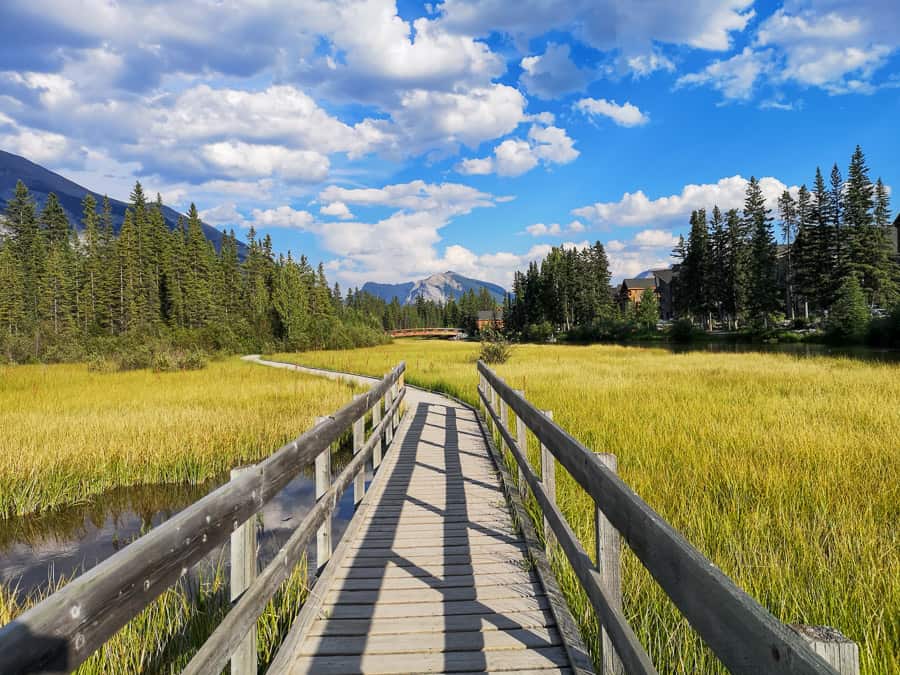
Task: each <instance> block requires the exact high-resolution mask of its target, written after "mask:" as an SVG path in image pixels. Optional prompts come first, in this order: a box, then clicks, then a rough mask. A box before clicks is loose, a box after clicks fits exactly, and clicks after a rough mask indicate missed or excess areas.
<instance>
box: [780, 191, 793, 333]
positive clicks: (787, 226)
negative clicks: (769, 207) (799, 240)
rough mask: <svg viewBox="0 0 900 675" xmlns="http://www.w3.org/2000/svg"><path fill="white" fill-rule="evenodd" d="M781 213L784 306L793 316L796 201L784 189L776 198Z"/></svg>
mask: <svg viewBox="0 0 900 675" xmlns="http://www.w3.org/2000/svg"><path fill="white" fill-rule="evenodd" d="M778 210H779V213H780V215H781V236H782V241H783V242H784V245H785V260H786V263H787V264H786V267H785V284H784V286H785V307H786V308H787V309H788V312H789V313H790V316H791V318H792V319H793V318H794V266H793V255H792V253H793V248H794V243H795V241H796V237H797V203H796V201H795V200H794V198H793V196H792V195H791V193H790V192H788V191H787V190H785V191H784V192H782V193H781V196H780V197H779V198H778Z"/></svg>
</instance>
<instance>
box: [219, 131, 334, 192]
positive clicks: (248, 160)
mask: <svg viewBox="0 0 900 675" xmlns="http://www.w3.org/2000/svg"><path fill="white" fill-rule="evenodd" d="M201 152H202V155H203V157H204V159H206V160H207V162H209V164H210V165H211V166H212V167H214V168H216V169H218V170H221V171H223V172H224V173H226V174H227V175H229V176H233V177H237V178H243V177H257V176H271V175H272V174H279V175H281V176H283V177H284V178H287V179H292V180H298V181H302V182H308V183H315V182H318V181H321V180H324V179H325V178H326V177H327V176H328V168H329V162H328V158H327V157H325V156H324V155H322V154H319V153H318V152H315V151H313V150H290V149H288V148H285V147H283V146H280V145H256V144H251V143H243V142H227V141H223V142H221V143H211V144H208V145H204V146H203V147H202V148H201Z"/></svg>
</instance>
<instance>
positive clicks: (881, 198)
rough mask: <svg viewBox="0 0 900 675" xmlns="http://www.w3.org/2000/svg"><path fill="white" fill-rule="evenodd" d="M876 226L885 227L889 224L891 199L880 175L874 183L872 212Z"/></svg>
mask: <svg viewBox="0 0 900 675" xmlns="http://www.w3.org/2000/svg"><path fill="white" fill-rule="evenodd" d="M873 217H874V220H875V226H876V227H882V228H886V227H887V226H888V225H890V224H891V200H890V196H889V195H888V191H887V188H886V187H885V186H884V183H882V182H881V177H880V176H879V177H878V180H877V181H876V183H875V209H874V213H873Z"/></svg>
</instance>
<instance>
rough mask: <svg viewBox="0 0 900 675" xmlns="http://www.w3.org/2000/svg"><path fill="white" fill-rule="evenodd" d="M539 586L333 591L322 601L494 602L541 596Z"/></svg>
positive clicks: (360, 602)
mask: <svg viewBox="0 0 900 675" xmlns="http://www.w3.org/2000/svg"><path fill="white" fill-rule="evenodd" d="M543 593H544V589H543V588H542V587H541V585H540V584H535V583H525V584H510V585H508V586H484V587H475V588H473V587H468V588H444V589H434V588H426V589H421V590H419V589H417V590H402V591H391V592H390V593H382V592H380V591H378V590H375V591H344V590H340V589H332V590H329V591H328V594H327V595H326V596H325V601H326V602H328V603H329V604H335V605H360V604H374V603H378V604H385V605H399V604H404V603H411V602H413V603H420V602H454V601H458V600H479V601H481V600H497V599H499V598H527V597H534V596H538V595H543Z"/></svg>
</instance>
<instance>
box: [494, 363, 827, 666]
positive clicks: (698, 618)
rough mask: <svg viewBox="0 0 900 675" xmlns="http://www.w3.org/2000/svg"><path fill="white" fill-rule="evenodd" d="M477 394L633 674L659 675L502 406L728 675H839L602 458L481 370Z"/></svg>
mask: <svg viewBox="0 0 900 675" xmlns="http://www.w3.org/2000/svg"><path fill="white" fill-rule="evenodd" d="M478 372H479V374H480V375H481V378H480V386H479V394H480V397H481V400H482V403H483V404H484V406H485V409H486V411H487V413H488V415H489V417H490V419H491V420H492V421H493V424H494V425H495V426H496V428H497V431H498V432H499V434H500V436H501V438H502V440H503V443H504V444H505V445H506V446H507V448H508V449H509V450H510V452H511V453H512V455H513V457H514V458H515V461H516V463H517V464H518V466H519V469H520V470H521V473H522V475H523V476H524V479H525V481H526V482H527V483H528V486H529V487H530V489H531V491H532V493H533V494H534V496H535V499H536V500H537V502H538V504H539V506H540V508H541V510H542V512H543V515H544V516H545V517H546V519H547V521H548V523H549V525H550V527H551V529H552V530H553V533H554V535H555V537H556V539H557V541H558V543H559V545H560V547H561V548H562V550H563V552H564V553H565V555H566V557H567V558H568V560H569V562H570V563H571V565H572V568H573V570H574V571H575V574H576V575H577V577H578V579H579V582H580V583H581V585H582V587H583V588H584V590H585V592H586V593H587V595H588V598H589V600H590V602H591V604H592V606H593V608H594V611H595V612H596V614H597V616H598V618H599V620H600V622H601V624H602V625H603V628H604V629H605V630H606V631H607V633H608V635H609V639H610V640H611V642H612V644H613V646H614V647H615V649H616V652H617V653H618V656H619V658H620V659H621V661H622V663H623V665H624V666H625V668H626V671H627V672H629V673H654V672H656V671H655V670H654V669H653V665H652V664H651V663H650V661H649V658H647V655H646V652H645V651H644V649H643V647H641V646H640V644H639V643H638V642H637V638H636V637H635V635H634V633H633V631H632V630H631V628H630V626H629V625H628V624H627V622H626V621H625V619H624V616H623V615H622V614H621V611H619V610H617V609H616V608H615V606H614V605H613V604H612V603H611V599H610V597H608V594H607V593H606V592H604V590H603V580H602V578H601V576H600V573H599V572H598V571H597V569H596V568H595V567H594V565H593V563H592V561H591V559H590V557H589V556H588V555H587V553H586V552H585V551H584V549H583V548H582V547H581V545H580V544H579V543H578V540H577V538H576V537H575V534H574V532H573V531H572V529H571V528H570V527H569V525H568V523H567V522H566V520H565V518H564V516H563V515H562V513H561V512H560V511H559V509H558V508H557V506H556V504H555V503H554V501H553V500H551V499H550V497H549V495H548V494H547V490H546V489H545V487H544V485H543V484H542V482H541V480H540V479H538V477H537V476H536V475H535V473H534V471H533V470H532V469H531V466H530V464H529V462H528V459H527V448H525V447H520V443H519V441H517V440H516V439H514V438H513V437H512V434H511V433H510V431H509V430H508V429H507V428H506V426H505V424H504V423H503V422H504V421H505V420H503V421H501V417H503V418H505V417H506V415H503V414H502V412H500V411H497V410H496V408H497V403H495V401H497V400H498V399H499V407H500V408H501V411H502V410H503V408H504V407H505V406H509V408H510V409H511V410H512V411H513V413H514V414H515V415H516V418H517V420H521V421H522V423H523V424H524V425H525V426H526V427H527V428H528V429H529V430H530V431H531V432H532V433H533V434H534V435H535V436H536V437H537V439H538V440H539V441H540V443H541V444H542V445H543V446H545V447H546V448H547V449H548V450H549V451H550V453H551V454H552V455H553V456H554V457H555V458H556V459H557V460H558V461H559V463H560V464H561V465H562V466H563V467H564V468H565V469H566V470H567V471H568V472H569V473H570V474H571V475H572V477H573V478H574V479H575V480H576V482H578V484H579V485H580V486H581V487H582V488H583V489H584V490H585V491H586V492H587V493H588V495H590V497H591V498H592V499H593V500H594V502H595V503H596V506H597V509H598V510H599V511H600V512H602V513H603V515H605V516H606V518H607V519H608V521H609V522H610V523H611V524H612V526H613V527H614V528H615V529H616V530H617V531H618V532H619V533H620V534H621V535H622V537H623V539H624V540H625V542H626V543H627V544H628V545H629V547H630V548H631V549H632V551H634V553H635V554H636V555H637V557H638V559H639V560H640V561H641V563H642V564H643V565H644V567H646V568H647V570H648V571H649V572H650V574H651V575H653V577H654V578H655V579H656V581H657V583H658V584H659V585H660V586H661V587H662V589H663V590H664V591H665V592H666V594H667V595H668V596H669V598H670V599H671V600H672V601H673V602H674V603H675V605H676V606H677V607H678V609H679V610H680V611H681V613H682V614H683V615H684V616H685V618H687V620H688V621H689V622H690V623H691V625H692V626H693V627H694V629H695V630H696V631H697V633H698V634H699V635H700V637H701V638H702V639H703V640H704V642H706V644H707V645H708V646H709V647H710V648H711V649H712V651H713V652H714V653H715V654H716V656H717V657H718V658H719V660H720V661H721V662H722V663H723V664H724V665H725V667H726V668H728V669H729V671H731V672H732V673H744V674H746V675H755V674H757V673H773V674H777V673H784V674H785V675H787V674H788V673H791V674H796V675H801V674H802V675H807V674H808V675H836V674H837V671H836V670H835V669H833V668H832V667H831V666H830V665H829V664H828V663H826V662H825V661H824V660H823V659H822V658H821V657H820V656H818V655H817V654H816V653H814V652H813V651H812V649H810V648H809V647H808V646H807V644H806V643H805V642H804V641H803V639H802V638H801V637H800V636H799V635H798V634H797V633H795V632H794V631H793V630H791V629H790V628H789V627H788V626H786V625H785V624H783V623H781V622H780V621H779V620H778V619H776V618H775V617H774V616H773V615H772V614H770V613H769V612H768V611H767V610H766V609H765V608H764V607H762V606H761V605H760V604H759V603H757V602H756V601H755V600H754V599H753V598H751V597H750V596H749V595H748V594H747V593H745V592H744V591H743V590H741V589H740V588H739V587H738V586H737V585H736V584H735V583H734V582H733V581H732V580H731V579H730V578H728V577H727V576H726V575H725V574H724V573H723V572H722V571H721V570H719V569H718V568H717V567H716V566H715V565H714V564H713V563H712V562H710V561H709V560H708V559H707V558H705V557H704V556H703V555H702V554H701V553H700V552H699V551H698V550H697V549H696V548H694V547H693V546H692V545H691V544H690V543H689V542H688V541H687V540H686V539H685V538H684V537H683V536H682V535H681V534H680V533H679V532H678V531H677V530H675V529H674V528H673V527H672V526H671V525H669V524H668V523H667V522H666V521H665V520H664V519H663V518H662V517H661V516H660V515H659V514H657V513H656V512H655V511H654V510H653V509H652V508H650V506H649V505H648V504H647V503H646V502H644V501H643V500H642V499H641V498H640V497H639V496H638V495H637V494H635V492H634V491H633V490H631V489H630V488H629V487H628V486H627V485H626V484H625V483H624V482H623V481H622V480H621V479H620V478H619V477H618V476H617V475H616V474H615V473H613V472H612V471H611V470H610V469H609V468H607V467H606V466H604V464H603V462H602V461H601V460H600V458H599V457H598V456H597V455H596V454H595V453H593V452H592V451H590V450H589V449H587V448H586V447H584V446H583V445H582V444H581V443H579V442H578V441H577V440H575V439H574V438H573V437H572V436H571V435H569V434H568V433H566V432H565V431H564V430H563V429H562V428H560V427H559V426H558V425H556V424H555V423H554V422H553V421H552V420H551V419H549V418H548V417H547V416H546V415H544V414H543V413H542V412H541V411H539V410H538V409H537V408H535V407H534V406H533V405H531V404H530V403H529V402H528V401H527V400H525V398H524V397H523V396H522V395H521V394H519V393H517V392H515V391H514V390H513V389H511V388H510V387H509V386H508V385H507V384H506V383H505V382H504V381H503V380H502V379H501V378H500V377H499V376H498V375H497V374H496V373H494V372H493V371H492V370H491V369H490V368H488V367H487V366H486V365H485V364H484V363H483V362H481V361H479V362H478Z"/></svg>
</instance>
